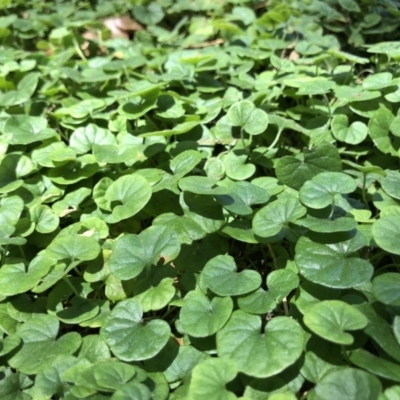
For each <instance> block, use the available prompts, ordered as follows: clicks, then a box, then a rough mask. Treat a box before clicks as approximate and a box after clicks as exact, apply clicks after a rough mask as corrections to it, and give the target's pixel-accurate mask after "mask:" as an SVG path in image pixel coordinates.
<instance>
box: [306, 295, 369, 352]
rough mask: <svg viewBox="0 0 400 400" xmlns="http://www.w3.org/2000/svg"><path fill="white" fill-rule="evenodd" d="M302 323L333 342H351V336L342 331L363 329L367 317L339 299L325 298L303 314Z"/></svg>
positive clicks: (347, 343) (346, 343) (366, 322)
mask: <svg viewBox="0 0 400 400" xmlns="http://www.w3.org/2000/svg"><path fill="white" fill-rule="evenodd" d="M304 323H305V324H306V325H307V326H308V327H309V328H310V329H311V330H312V331H313V332H314V333H316V334H317V335H318V336H321V337H322V338H324V339H326V340H329V341H330V342H333V343H338V344H345V345H349V344H352V343H353V341H354V339H353V336H352V335H350V334H349V333H346V332H344V331H352V330H357V329H363V328H365V327H366V326H367V324H368V318H367V317H366V316H365V315H364V314H363V313H362V312H361V311H358V310H357V309H356V308H354V307H352V306H351V305H349V304H347V303H345V302H343V301H340V300H326V301H321V302H320V303H318V304H315V305H314V306H312V307H311V308H310V309H309V310H308V311H307V312H306V314H305V315H304Z"/></svg>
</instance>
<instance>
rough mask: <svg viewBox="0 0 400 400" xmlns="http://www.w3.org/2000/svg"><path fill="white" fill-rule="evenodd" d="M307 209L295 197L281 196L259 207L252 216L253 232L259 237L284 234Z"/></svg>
mask: <svg viewBox="0 0 400 400" xmlns="http://www.w3.org/2000/svg"><path fill="white" fill-rule="evenodd" d="M306 212H307V210H306V208H305V207H303V206H302V205H301V203H300V202H299V200H297V199H296V198H290V197H289V198H283V199H278V200H275V201H274V202H272V203H270V204H268V205H266V206H265V207H263V208H261V209H260V210H259V211H258V212H257V213H256V215H255V216H254V218H253V230H254V233H255V234H256V235H258V236H261V237H265V238H267V237H272V236H275V235H278V237H280V236H284V234H285V232H286V231H288V230H290V227H289V223H295V222H296V221H297V220H298V219H299V218H301V217H302V216H304V215H305V214H306Z"/></svg>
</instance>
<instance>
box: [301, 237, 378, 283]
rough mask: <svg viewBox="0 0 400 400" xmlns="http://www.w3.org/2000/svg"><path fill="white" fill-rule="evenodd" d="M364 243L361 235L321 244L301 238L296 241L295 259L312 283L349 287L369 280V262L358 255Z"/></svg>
mask: <svg viewBox="0 0 400 400" xmlns="http://www.w3.org/2000/svg"><path fill="white" fill-rule="evenodd" d="M364 245H365V239H364V237H363V236H362V235H356V236H355V237H353V238H351V239H350V240H347V241H345V242H339V243H332V244H323V243H317V242H313V241H312V240H311V239H309V238H306V237H301V238H300V239H299V241H298V242H297V244H296V256H295V261H296V264H297V267H298V268H299V271H300V273H301V274H302V275H303V276H304V277H305V278H306V279H308V280H310V281H311V282H314V283H317V284H319V285H323V286H328V287H333V288H351V287H353V286H357V285H360V284H362V283H365V282H368V281H369V280H370V279H371V277H372V274H373V268H372V265H371V264H370V263H369V262H368V261H366V260H363V259H361V258H359V257H358V256H357V250H359V249H360V248H361V247H363V246H364Z"/></svg>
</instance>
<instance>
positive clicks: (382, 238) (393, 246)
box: [372, 215, 400, 254]
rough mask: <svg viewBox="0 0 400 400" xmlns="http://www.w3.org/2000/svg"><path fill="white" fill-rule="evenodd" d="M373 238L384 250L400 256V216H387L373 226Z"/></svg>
mask: <svg viewBox="0 0 400 400" xmlns="http://www.w3.org/2000/svg"><path fill="white" fill-rule="evenodd" d="M372 236H373V238H374V240H375V242H376V244H377V245H378V246H379V247H380V248H382V249H383V250H386V251H388V252H389V253H393V254H400V248H399V246H398V243H399V239H400V215H386V216H384V217H381V218H379V219H378V220H377V221H376V222H374V224H373V225H372Z"/></svg>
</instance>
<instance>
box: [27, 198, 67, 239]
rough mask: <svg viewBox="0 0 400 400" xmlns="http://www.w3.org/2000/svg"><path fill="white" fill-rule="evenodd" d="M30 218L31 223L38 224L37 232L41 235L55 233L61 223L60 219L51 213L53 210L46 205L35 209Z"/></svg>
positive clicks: (32, 210) (31, 211)
mask: <svg viewBox="0 0 400 400" xmlns="http://www.w3.org/2000/svg"><path fill="white" fill-rule="evenodd" d="M29 216H30V219H31V221H32V222H34V223H35V224H36V230H37V231H38V232H39V233H50V232H54V231H55V230H56V229H57V228H58V225H59V223H60V219H59V218H58V217H57V216H56V215H55V214H54V213H53V212H52V211H51V208H50V207H48V206H45V205H38V206H37V207H33V208H32V209H31V210H30V212H29Z"/></svg>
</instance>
